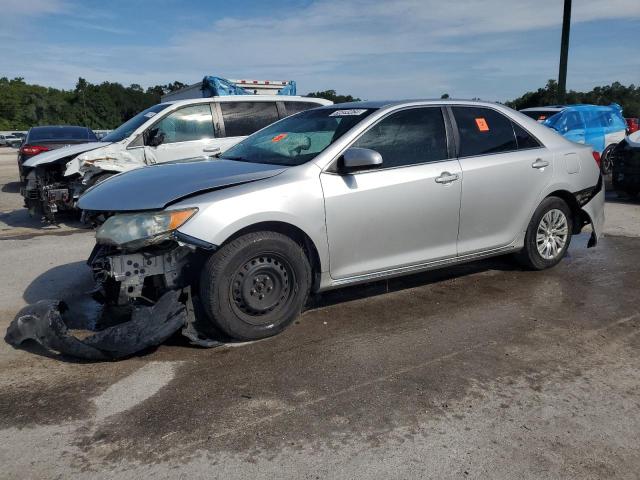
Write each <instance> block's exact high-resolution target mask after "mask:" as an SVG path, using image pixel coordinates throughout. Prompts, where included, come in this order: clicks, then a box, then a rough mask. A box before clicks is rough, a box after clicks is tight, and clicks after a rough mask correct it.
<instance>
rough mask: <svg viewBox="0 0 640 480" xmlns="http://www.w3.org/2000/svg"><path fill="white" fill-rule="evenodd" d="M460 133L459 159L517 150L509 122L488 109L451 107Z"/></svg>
mask: <svg viewBox="0 0 640 480" xmlns="http://www.w3.org/2000/svg"><path fill="white" fill-rule="evenodd" d="M451 109H452V110H453V115H454V117H455V119H456V123H457V124H458V131H459V132H460V157H473V156H475V155H487V154H490V153H501V152H510V151H513V150H516V149H517V148H518V146H517V143H516V136H515V134H514V131H513V127H512V126H511V120H509V119H508V118H507V117H505V116H504V115H502V114H500V113H498V112H496V111H495V110H492V109H490V108H482V107H452V108H451Z"/></svg>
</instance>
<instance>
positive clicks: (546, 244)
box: [536, 208, 569, 260]
mask: <svg viewBox="0 0 640 480" xmlns="http://www.w3.org/2000/svg"><path fill="white" fill-rule="evenodd" d="M568 236H569V226H568V221H567V217H566V215H565V214H564V212H563V211H562V210H558V209H557V208H554V209H553V210H549V211H548V212H547V213H545V214H544V215H543V217H542V218H541V219H540V223H539V224H538V230H537V234H536V246H537V248H538V253H539V254H540V256H541V257H542V258H544V259H545V260H553V259H555V258H557V257H558V256H559V255H560V254H562V252H563V250H564V247H565V245H566V243H567V238H568Z"/></svg>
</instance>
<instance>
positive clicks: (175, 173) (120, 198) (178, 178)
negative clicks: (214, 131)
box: [78, 159, 284, 212]
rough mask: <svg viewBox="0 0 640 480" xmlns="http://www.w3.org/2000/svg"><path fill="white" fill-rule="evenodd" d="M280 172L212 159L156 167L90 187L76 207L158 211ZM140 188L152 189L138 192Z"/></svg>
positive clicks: (99, 209) (268, 167)
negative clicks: (199, 195) (179, 201)
mask: <svg viewBox="0 0 640 480" xmlns="http://www.w3.org/2000/svg"><path fill="white" fill-rule="evenodd" d="M283 170H284V169H283V168H282V167H278V166H276V165H265V164H259V163H248V162H233V161H231V160H213V159H209V160H202V159H198V160H196V161H185V162H183V163H165V164H159V165H154V166H151V167H148V168H145V169H136V170H134V171H132V172H130V173H129V174H128V175H126V176H124V175H122V176H119V177H112V178H109V179H107V180H105V181H104V182H102V183H99V184H97V185H94V186H93V187H91V189H90V190H88V191H90V192H91V195H85V196H82V197H80V201H79V202H78V206H79V207H80V208H81V209H83V210H93V211H96V210H98V211H104V210H109V211H113V212H126V211H141V210H160V209H163V208H165V207H166V206H167V205H169V204H170V203H173V202H176V201H178V200H180V199H182V198H184V197H187V196H190V195H196V194H198V193H200V192H204V191H208V190H214V189H217V188H223V187H228V186H230V185H237V184H240V183H246V182H254V181H256V180H261V179H264V178H268V177H272V176H274V175H278V174H279V173H281V172H282V171H283ZM114 182H116V188H114V187H113V185H114ZM144 184H148V185H151V186H153V188H140V185H144Z"/></svg>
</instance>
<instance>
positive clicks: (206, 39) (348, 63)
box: [0, 0, 640, 99]
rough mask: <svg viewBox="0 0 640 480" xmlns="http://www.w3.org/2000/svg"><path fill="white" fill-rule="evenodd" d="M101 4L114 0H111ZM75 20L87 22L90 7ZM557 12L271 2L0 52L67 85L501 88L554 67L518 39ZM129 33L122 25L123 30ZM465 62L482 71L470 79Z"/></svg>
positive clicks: (556, 8)
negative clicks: (183, 26)
mask: <svg viewBox="0 0 640 480" xmlns="http://www.w3.org/2000/svg"><path fill="white" fill-rule="evenodd" d="M3 1H4V3H11V4H13V5H17V4H18V3H20V2H17V1H14V0H10V1H9V2H7V0H0V2H3ZM23 3H25V4H29V5H30V6H29V8H31V11H33V12H37V11H42V10H43V9H45V8H52V9H53V8H57V9H58V10H57V11H60V9H63V8H64V4H63V3H61V2H60V1H58V2H45V1H43V0H34V1H32V2H26V1H24V0H23ZM573 3H574V6H573V18H572V22H573V24H574V26H575V25H577V24H580V23H583V22H592V21H601V20H606V19H618V18H619V19H626V20H633V19H636V20H637V19H639V18H640V1H639V0H608V1H602V0H581V1H576V2H573ZM185 8H186V6H185ZM71 10H75V11H74V12H73V14H72V15H70V16H69V17H68V18H65V17H62V19H63V20H65V21H67V22H71V21H78V19H79V18H81V15H83V13H82V12H83V11H84V10H83V9H82V8H73V9H71ZM25 12H26V10H25ZM85 13H86V12H85ZM110 13H111V14H114V13H117V11H116V10H115V9H111V10H110ZM26 14H27V13H25V15H26ZM34 14H35V13H34ZM60 17H61V16H58V18H60ZM108 20H109V21H101V20H100V19H94V20H93V22H94V24H95V26H96V28H100V29H112V30H113V25H112V22H113V21H115V17H113V16H111V17H110V18H109V19H108ZM84 21H85V22H87V23H91V22H92V20H91V19H90V18H87V19H84ZM561 21H562V2H561V1H559V0H513V1H511V2H507V1H504V0H483V1H472V0H456V1H455V2H444V1H442V0H396V1H394V2H383V1H377V2H373V1H364V0H341V1H339V0H327V1H315V2H312V3H311V4H309V5H308V6H307V7H304V8H300V9H289V10H284V9H282V10H280V9H277V8H276V9H273V10H272V13H271V14H270V15H269V16H257V15H252V14H251V12H249V13H248V14H246V15H243V16H236V17H233V18H220V19H217V20H215V21H212V22H211V23H210V28H208V29H206V28H205V29H202V28H198V29H197V30H182V31H173V32H172V33H171V37H170V39H169V40H168V41H158V42H156V44H155V45H154V46H153V47H150V46H148V45H142V44H135V43H133V44H129V45H116V46H113V45H111V46H110V45H96V44H93V46H91V45H92V44H91V42H90V41H87V42H86V43H84V42H83V44H82V45H67V44H62V43H61V42H56V41H55V39H50V41H47V42H46V43H45V44H44V45H43V44H42V43H39V44H35V43H33V40H24V46H23V47H22V48H20V50H21V51H22V52H25V51H26V52H29V55H26V58H20V57H19V56H18V55H13V56H12V54H11V52H7V51H6V50H3V49H2V46H0V53H2V54H3V55H4V54H5V53H6V54H7V55H8V56H7V57H4V58H5V59H9V60H10V62H9V63H10V66H9V69H10V72H16V73H15V74H16V75H24V76H25V77H26V78H27V80H29V81H36V82H38V83H43V84H51V83H52V82H53V83H54V84H56V85H58V86H61V85H62V86H65V87H67V88H71V87H72V86H73V85H74V84H75V81H76V79H77V77H78V76H83V77H85V78H87V79H88V80H90V81H94V82H96V81H104V80H109V81H120V82H122V83H125V84H128V83H139V84H141V85H145V86H146V85H151V84H156V83H166V82H168V81H173V80H181V81H187V82H193V81H197V80H198V79H200V78H201V77H202V76H203V75H205V74H217V75H223V76H228V77H262V78H273V79H289V78H292V79H295V80H298V83H299V85H300V87H301V90H302V91H303V92H307V91H310V90H317V89H326V88H335V89H337V90H340V91H344V92H347V93H352V94H354V95H358V96H362V97H365V98H380V97H396V98H397V97H399V96H425V95H430V96H431V95H439V94H440V93H442V92H444V91H449V92H451V93H453V94H455V95H463V94H464V95H467V96H475V95H481V96H484V97H485V98H496V99H504V98H505V97H507V96H509V95H512V93H511V92H512V91H521V90H522V89H523V85H522V82H523V81H524V80H523V78H525V76H526V75H528V74H531V75H530V77H529V80H528V81H529V82H530V83H531V84H533V85H540V84H543V83H544V81H545V80H546V79H547V78H550V77H552V76H555V74H556V70H557V59H556V57H557V49H556V48H555V46H554V47H553V49H552V50H550V51H549V52H543V53H540V52H538V53H537V54H536V53H532V52H529V51H528V50H526V49H528V46H527V45H526V44H522V43H521V42H520V43H519V34H523V35H524V34H526V32H530V31H538V30H541V29H547V30H546V33H545V35H549V32H551V33H550V34H551V35H558V37H559V26H560V24H561ZM120 28H121V25H118V26H117V29H120ZM162 28H163V29H164V31H169V32H171V28H172V26H171V25H170V24H168V23H166V22H163V24H162ZM174 28H177V27H175V26H174ZM141 35H143V36H144V37H141V39H142V41H147V42H148V40H149V36H148V32H146V33H141ZM612 35H613V33H612ZM135 38H136V37H135V36H129V35H128V36H127V40H128V41H130V40H131V39H133V40H135ZM518 49H520V51H518ZM524 51H526V52H527V54H526V55H523V52H524ZM505 52H508V53H509V52H510V54H511V56H512V57H514V56H520V57H522V58H521V59H519V60H518V61H516V62H513V58H511V59H509V58H505ZM32 54H34V55H36V56H37V58H34V55H32ZM27 59H28V60H27ZM629 61H630V60H629ZM456 62H457V63H456ZM614 64H615V66H616V68H617V69H618V70H619V71H620V73H621V74H622V78H618V77H616V75H617V71H618V70H614V71H611V70H609V71H607V70H604V71H605V72H606V73H607V74H609V75H612V76H613V78H611V80H617V79H620V80H624V77H625V76H626V75H628V72H629V71H630V70H631V69H632V68H633V67H629V63H628V62H627V63H626V64H625V62H624V61H622V60H620V61H616V62H614ZM570 66H571V67H572V68H573V67H580V68H582V67H581V66H579V65H576V64H570ZM582 69H584V68H582ZM469 72H474V73H473V75H477V76H479V77H482V78H478V81H477V82H476V81H474V80H472V81H469V78H468V77H469ZM2 73H3V74H7V73H9V72H2ZM465 76H466V77H467V78H466V79H465V78H464V77H465ZM510 78H513V79H514V80H517V81H518V82H519V83H518V84H517V85H509V86H510V87H511V90H509V89H508V88H507V89H505V88H502V89H501V91H499V92H496V91H495V90H496V86H495V84H494V85H492V84H491V81H493V80H498V81H501V82H502V84H503V86H504V84H505V82H506V83H508V82H509V79H510ZM570 78H571V77H570ZM488 80H490V81H488ZM465 82H466V83H465ZM483 82H484V83H485V84H486V85H485V86H484V87H483V86H482V83H483ZM461 85H462V86H463V87H462V88H461ZM527 86H529V84H527ZM454 90H455V91H454Z"/></svg>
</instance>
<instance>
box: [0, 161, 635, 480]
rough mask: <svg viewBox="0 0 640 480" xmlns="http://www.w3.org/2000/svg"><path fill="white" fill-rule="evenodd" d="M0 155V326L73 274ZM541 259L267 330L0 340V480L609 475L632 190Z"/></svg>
mask: <svg viewBox="0 0 640 480" xmlns="http://www.w3.org/2000/svg"><path fill="white" fill-rule="evenodd" d="M12 155H15V154H14V153H12V152H9V154H3V152H0V184H1V188H0V190H1V193H0V265H2V270H1V271H0V329H6V327H7V326H8V324H9V322H10V321H11V320H12V319H13V317H14V316H15V314H16V312H17V311H18V310H19V309H20V308H21V307H22V306H24V305H25V304H27V303H32V302H34V301H37V300H39V299H42V298H59V297H65V296H69V295H72V294H76V293H78V292H80V291H84V290H87V289H89V288H90V286H91V285H90V284H91V280H90V274H89V271H88V268H87V267H86V265H85V264H84V260H85V259H86V257H87V255H88V254H89V252H90V250H91V247H92V245H93V232H91V231H86V230H82V229H80V228H79V225H78V224H77V222H76V220H75V219H68V220H64V221H63V222H62V223H61V224H60V225H56V226H44V227H43V225H42V224H41V223H40V221H39V219H31V218H29V217H28V215H27V213H26V211H25V210H24V208H22V207H21V201H20V198H19V194H18V193H17V185H16V184H15V182H16V180H17V170H16V169H15V163H13V162H15V158H14V157H12ZM608 198H609V200H610V202H608V204H607V226H606V232H607V236H606V237H605V238H604V239H603V240H602V242H601V243H600V244H599V245H598V246H597V247H596V248H593V249H587V248H586V242H587V237H588V235H587V234H582V235H580V236H577V237H574V239H573V242H572V245H571V248H570V251H569V254H568V256H567V258H565V259H564V260H563V261H562V262H561V264H560V265H559V266H557V267H556V268H554V269H551V270H548V271H544V272H528V271H523V270H522V269H520V268H519V267H518V266H517V265H516V264H515V263H513V262H512V261H511V260H510V259H509V258H498V259H492V260H486V261H482V262H476V263H473V264H469V265H465V266H459V267H455V268H453V269H448V270H443V271H434V272H429V273H425V274H419V275H412V276H409V277H405V278H402V279H395V280H392V281H389V282H378V283H374V284H370V285H365V286H358V287H352V288H347V289H343V290H336V291H333V292H331V293H329V294H326V295H323V296H320V297H319V298H317V299H314V300H313V301H312V302H311V303H310V305H309V308H308V309H307V310H306V311H305V313H304V314H303V315H302V317H301V318H300V319H299V320H298V321H297V322H296V323H295V324H294V325H293V326H292V327H291V328H290V329H288V330H287V331H285V332H284V333H283V334H282V335H280V336H278V337H275V338H271V339H267V340H263V341H260V342H252V343H246V344H240V345H233V346H225V347H220V348H215V349H202V348H194V347H191V346H189V345H188V344H187V343H186V342H185V341H184V340H182V339H181V338H179V337H177V338H174V339H171V340H170V341H169V342H167V343H166V344H164V345H161V346H159V347H158V348H155V349H153V350H151V351H147V352H143V353H142V354H140V355H138V356H136V357H134V358H131V359H128V360H124V361H120V362H100V363H87V362H79V361H75V360H73V359H69V358H63V357H59V356H56V355H50V354H46V353H45V352H43V351H42V350H40V349H38V348H37V347H34V346H32V347H30V348H29V349H27V350H17V349H14V348H12V347H10V346H9V345H7V344H5V343H1V344H0V465H2V467H0V478H65V479H67V478H87V477H90V478H96V479H100V478H105V479H106V478H142V477H150V478H224V479H234V478H277V479H282V478H299V479H318V478H321V479H324V478H330V479H334V478H339V479H341V478H344V479H347V478H348V479H360V478H399V479H400V478H434V479H448V478H463V479H466V478H478V479H486V478H492V479H514V478H521V479H545V478H554V479H555V478H572V479H573V478H582V479H600V478H616V479H617V478H619V479H627V478H628V479H636V478H638V473H637V472H638V471H640V415H639V414H640V369H639V368H638V365H640V362H639V360H640V353H639V347H640V295H639V294H638V292H639V291H640V262H639V260H640V239H639V238H638V237H639V236H640V204H638V203H629V202H627V201H624V200H617V199H616V198H615V195H609V196H608Z"/></svg>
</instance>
